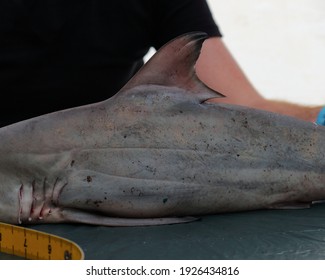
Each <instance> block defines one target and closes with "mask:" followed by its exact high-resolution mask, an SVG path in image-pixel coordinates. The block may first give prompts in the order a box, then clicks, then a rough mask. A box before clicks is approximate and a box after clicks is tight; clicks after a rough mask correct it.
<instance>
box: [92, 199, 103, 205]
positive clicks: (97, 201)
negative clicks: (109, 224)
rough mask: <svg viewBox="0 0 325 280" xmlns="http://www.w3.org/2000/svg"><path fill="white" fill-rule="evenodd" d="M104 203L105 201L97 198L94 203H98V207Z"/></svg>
mask: <svg viewBox="0 0 325 280" xmlns="http://www.w3.org/2000/svg"><path fill="white" fill-rule="evenodd" d="M101 203H103V201H101V200H95V201H94V204H95V205H96V207H100V204H101Z"/></svg>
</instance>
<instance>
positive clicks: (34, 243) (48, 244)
mask: <svg viewBox="0 0 325 280" xmlns="http://www.w3.org/2000/svg"><path fill="white" fill-rule="evenodd" d="M0 252H2V253H6V254H10V255H15V256H19V257H22V258H25V259H31V260H83V259H84V253H83V251H82V249H81V248H80V247H79V246H78V245H77V244H76V243H74V242H72V241H70V240H68V239H65V238H62V237H59V236H56V235H53V234H48V233H45V232H41V231H37V230H33V229H28V228H24V227H19V226H14V225H9V224H4V223H0Z"/></svg>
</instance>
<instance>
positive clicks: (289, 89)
mask: <svg viewBox="0 0 325 280" xmlns="http://www.w3.org/2000/svg"><path fill="white" fill-rule="evenodd" d="M208 4H209V6H210V8H211V10H212V12H213V15H214V18H215V20H216V22H217V24H218V25H219V27H220V29H221V32H222V33H223V35H224V40H225V42H226V45H227V46H228V48H229V49H230V51H231V53H232V54H233V56H234V57H235V58H236V60H237V62H238V63H239V64H240V66H241V67H242V69H243V70H244V72H245V73H246V75H247V76H248V77H249V79H250V80H251V81H252V83H253V84H254V86H255V87H256V88H257V89H258V91H259V92H260V93H261V94H262V95H264V96H265V97H267V98H272V99H281V100H287V101H290V102H293V103H300V104H310V105H313V104H325V1H324V0H240V1H238V0H208Z"/></svg>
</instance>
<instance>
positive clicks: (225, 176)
mask: <svg viewBox="0 0 325 280" xmlns="http://www.w3.org/2000/svg"><path fill="white" fill-rule="evenodd" d="M203 41H204V36H203V35H202V34H199V33H191V34H187V35H184V36H181V37H179V38H176V39H175V40H173V41H172V42H170V43H169V44H167V45H166V46H164V47H163V48H162V49H161V50H159V51H158V52H157V53H156V54H155V55H154V56H153V58H152V59H151V60H150V61H149V62H148V63H147V64H146V65H145V66H144V67H143V68H142V69H141V70H140V71H139V72H138V74H137V75H136V76H135V77H134V78H133V79H132V80H130V82H129V83H128V84H127V85H126V86H125V87H124V88H122V89H121V90H120V91H119V92H118V93H117V94H116V95H115V96H113V97H112V98H110V99H108V100H106V101H104V102H100V103H96V104H91V105H87V106H82V107H77V108H72V109H69V110H64V111H60V112H55V113H52V114H48V115H44V116H40V117H37V118H34V119H30V120H26V121H23V122H20V123H17V124H14V125H10V126H7V127H3V128H1V129H0V221H2V222H7V223H13V224H17V223H61V222H80V223H89V224H98V225H107V226H132V225H133V226H136V225H156V224H170V223H180V222H188V221H191V220H193V218H192V217H193V216H201V215H205V214H215V213H221V212H235V211H246V210H253V209H265V208H285V207H296V206H297V207H305V206H308V205H309V203H310V202H312V201H314V200H322V199H325V160H324V155H325V145H324V139H325V128H324V127H320V126H317V125H315V124H313V123H308V122H304V121H300V120H297V119H294V118H290V117H286V116H282V115H277V114H273V113H269V112H265V111H259V110H255V109H251V108H246V107H240V106H234V105H227V104H221V103H219V104H218V99H217V100H214V102H211V100H210V101H209V99H211V98H216V97H220V98H221V97H222V95H221V94H219V93H216V92H214V91H212V90H211V89H209V88H207V87H206V86H205V85H203V84H202V83H201V82H200V81H199V80H198V78H197V77H196V74H195V70H194V65H195V62H196V60H197V58H198V56H199V52H200V49H201V45H202V42H203ZM90 94H91V93H90ZM219 100H220V99H219Z"/></svg>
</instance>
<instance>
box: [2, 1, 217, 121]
mask: <svg viewBox="0 0 325 280" xmlns="http://www.w3.org/2000/svg"><path fill="white" fill-rule="evenodd" d="M190 31H204V32H206V33H208V35H210V36H221V34H220V32H219V30H218V27H217V26H216V24H215V22H214V20H213V18H212V16H211V13H210V11H209V8H208V6H207V4H206V2H205V0H175V1H174V0H127V1H121V0H69V1H67V0H55V1H54V0H15V1H10V0H7V1H1V2H0V96H1V100H0V125H6V124H9V123H13V122H17V121H20V120H23V119H27V118H30V117H34V116H38V115H41V114H45V113H48V112H53V111H57V110H61V109H65V108H69V107H75V106H79V105H84V104H89V103H94V102H98V101H102V100H105V99H107V98H109V97H110V96H112V95H114V94H115V93H116V92H117V91H118V90H119V89H120V88H121V87H122V86H123V85H124V84H125V83H126V82H127V81H128V80H129V79H130V78H131V77H132V75H134V74H135V72H136V71H137V70H138V69H139V68H140V67H141V66H142V64H143V56H144V55H145V54H146V53H147V51H148V50H149V48H150V47H151V46H153V47H155V48H156V49H158V48H160V47H161V46H162V45H163V44H165V43H166V42H168V41H169V40H171V39H173V38H174V37H176V36H178V35H181V34H183V33H186V32H190Z"/></svg>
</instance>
